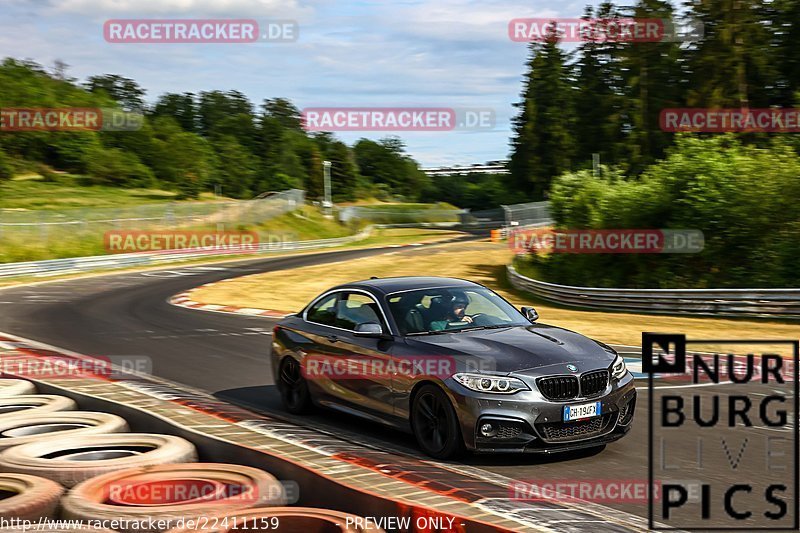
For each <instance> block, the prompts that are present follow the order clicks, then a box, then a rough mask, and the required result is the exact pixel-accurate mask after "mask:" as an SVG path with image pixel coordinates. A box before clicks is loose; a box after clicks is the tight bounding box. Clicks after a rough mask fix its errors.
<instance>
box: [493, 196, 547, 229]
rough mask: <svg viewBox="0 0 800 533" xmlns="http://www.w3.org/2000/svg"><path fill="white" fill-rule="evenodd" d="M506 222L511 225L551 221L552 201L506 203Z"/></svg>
mask: <svg viewBox="0 0 800 533" xmlns="http://www.w3.org/2000/svg"><path fill="white" fill-rule="evenodd" d="M503 211H504V212H505V213H504V214H505V224H506V226H509V227H514V226H530V225H539V224H542V223H543V222H546V221H550V220H551V219H550V202H530V203H527V204H514V205H504V206H503Z"/></svg>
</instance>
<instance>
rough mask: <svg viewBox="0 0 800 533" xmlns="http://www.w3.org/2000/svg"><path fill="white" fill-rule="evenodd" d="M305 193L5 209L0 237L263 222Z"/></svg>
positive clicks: (297, 202)
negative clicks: (58, 208)
mask: <svg viewBox="0 0 800 533" xmlns="http://www.w3.org/2000/svg"><path fill="white" fill-rule="evenodd" d="M304 199H305V191H301V190H298V189H292V190H289V191H284V192H280V193H277V194H274V195H273V196H270V197H269V198H265V199H261V200H246V201H238V202H237V201H221V202H170V203H166V202H165V203H159V204H142V205H132V206H120V207H112V208H87V209H80V208H77V209H63V210H49V209H47V210H44V209H43V210H37V211H16V210H9V209H0V238H7V237H10V236H13V237H17V238H20V239H27V238H32V239H37V240H39V241H40V242H42V243H46V242H47V241H48V240H50V239H56V238H59V237H60V236H62V235H64V234H69V235H72V236H74V235H76V234H79V235H81V234H82V235H84V236H85V235H89V234H96V235H99V236H101V237H102V234H103V233H104V232H105V231H108V230H145V231H147V230H156V229H165V228H169V229H174V228H181V227H184V228H185V227H192V226H209V225H211V226H219V225H223V226H225V225H231V224H235V225H238V224H257V223H259V222H262V221H265V220H269V219H270V218H274V217H276V216H279V215H282V214H283V213H286V212H288V211H292V210H294V209H296V208H297V207H298V206H301V205H302V204H303V202H304Z"/></svg>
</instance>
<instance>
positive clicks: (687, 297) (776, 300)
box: [507, 265, 800, 319]
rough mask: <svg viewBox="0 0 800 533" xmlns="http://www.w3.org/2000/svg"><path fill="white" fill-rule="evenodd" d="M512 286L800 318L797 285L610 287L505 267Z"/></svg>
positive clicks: (624, 302) (659, 307)
mask: <svg viewBox="0 0 800 533" xmlns="http://www.w3.org/2000/svg"><path fill="white" fill-rule="evenodd" d="M507 275H508V280H509V282H510V283H511V285H513V286H514V288H516V289H519V290H523V291H527V292H530V293H532V294H534V295H536V296H538V297H539V298H541V299H543V300H547V301H549V302H555V303H558V304H562V305H567V306H573V307H584V308H589V309H602V310H609V311H631V312H637V313H655V314H669V315H702V316H712V315H713V316H727V317H769V318H790V319H800V289H609V288H598V287H572V286H569V285H557V284H555V283H547V282H544V281H539V280H535V279H531V278H528V277H525V276H523V275H521V274H519V273H518V272H517V271H516V270H515V269H514V267H513V266H510V265H509V266H508V267H507Z"/></svg>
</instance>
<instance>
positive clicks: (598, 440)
mask: <svg viewBox="0 0 800 533" xmlns="http://www.w3.org/2000/svg"><path fill="white" fill-rule="evenodd" d="M448 381H451V380H448ZM447 385H448V388H449V391H448V392H449V393H450V396H451V399H452V400H453V405H454V406H455V408H456V412H457V414H458V419H459V423H460V425H461V433H462V435H463V437H464V443H465V444H466V447H467V449H469V450H471V451H473V452H479V453H481V452H485V453H493V452H527V453H557V452H565V451H571V450H578V449H581V448H590V447H594V446H602V445H604V444H608V443H609V442H613V441H615V440H617V439H620V438H622V437H623V436H624V435H625V434H626V433H627V432H628V431H629V430H630V427H631V424H632V422H633V415H634V411H635V408H636V387H635V385H634V379H633V376H632V375H631V374H630V373H628V374H627V375H626V376H625V377H623V378H622V379H621V380H619V381H617V382H614V383H612V385H611V386H610V387H609V389H610V390H607V391H606V392H605V393H604V394H603V395H600V396H597V397H593V398H588V399H577V400H570V401H566V402H560V401H550V400H546V399H544V398H543V397H542V396H541V395H540V394H539V393H538V392H537V391H521V392H518V393H516V394H513V395H509V396H500V395H496V394H485V393H478V392H473V391H470V390H469V389H466V388H465V387H462V386H461V385H460V384H458V383H456V382H454V381H453V382H452V383H447ZM594 401H599V402H601V413H602V415H601V416H598V417H594V418H589V419H585V420H579V421H575V422H563V421H562V416H563V415H562V413H563V409H564V406H565V405H574V404H579V403H588V402H594ZM486 423H489V424H491V425H492V427H493V429H494V431H492V432H491V433H492V434H491V436H484V435H482V434H481V426H482V425H483V424H486Z"/></svg>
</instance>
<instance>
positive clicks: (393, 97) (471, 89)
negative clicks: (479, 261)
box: [0, 0, 597, 166]
mask: <svg viewBox="0 0 800 533" xmlns="http://www.w3.org/2000/svg"><path fill="white" fill-rule="evenodd" d="M596 3H597V2H595V1H592V0H578V1H572V0H566V1H564V0H544V1H543V0H504V1H497V0H480V1H466V0H405V1H404V0H399V1H398V0H387V1H385V2H380V1H361V0H340V1H333V0H62V1H56V0H27V1H24V0H0V21H2V22H0V57H14V58H17V59H31V60H33V61H36V62H37V63H40V64H42V65H44V66H45V67H47V68H51V67H52V65H53V64H54V62H55V61H56V60H61V61H63V62H65V63H67V64H68V65H69V69H68V71H67V74H68V75H69V76H71V77H73V78H77V79H78V80H79V81H81V82H82V81H85V80H86V78H87V77H89V76H92V75H97V74H118V75H121V76H125V77H128V78H133V79H134V80H136V81H137V82H138V83H139V84H140V85H141V86H142V87H143V88H144V89H145V90H146V91H147V97H146V99H147V101H148V102H151V103H152V102H154V101H155V100H156V99H157V98H158V96H159V95H161V94H163V93H165V92H179V93H183V92H194V93H198V92H200V91H209V90H215V89H216V90H230V89H236V90H239V91H241V92H242V93H244V94H245V95H247V96H248V98H250V100H251V101H252V102H254V103H255V104H256V105H259V104H260V103H261V101H262V100H264V99H265V98H275V97H285V98H289V99H290V100H291V101H292V102H293V103H294V104H295V105H296V106H297V107H298V108H300V109H304V108H312V107H313V108H319V107H416V108H419V107H446V108H458V109H464V108H475V109H478V108H479V109H487V108H488V109H491V110H493V111H494V116H495V125H494V127H493V128H484V129H480V130H472V131H440V132H433V131H429V132H402V133H399V134H394V133H393V134H392V135H399V136H400V137H401V138H402V139H403V141H404V142H405V143H406V146H407V150H408V152H409V154H410V155H411V156H412V157H414V159H416V160H417V161H419V162H420V163H421V164H422V165H423V166H436V165H453V164H461V165H468V164H472V163H480V162H484V161H489V160H495V159H505V158H506V157H508V155H509V139H510V135H511V127H510V122H511V119H512V118H513V116H514V114H515V113H516V108H515V107H514V106H513V104H514V103H515V102H518V101H519V99H520V96H519V95H520V92H521V90H522V77H523V74H524V70H525V61H526V56H527V53H528V52H527V45H526V44H525V43H520V42H513V41H512V40H511V39H510V38H509V36H508V23H509V21H510V20H511V19H515V18H526V17H531V18H549V17H567V18H578V17H580V16H581V14H582V13H583V11H584V8H585V6H586V5H587V4H592V5H594V4H596ZM210 18H216V19H220V18H225V19H237V18H238V19H255V20H257V21H259V22H265V21H269V20H276V19H280V20H287V19H288V20H293V21H296V22H297V25H298V28H299V36H298V38H297V40H296V41H294V42H284V43H265V42H260V43H235V44H221V43H211V44H183V43H182V44H164V43H158V44H134V43H109V42H107V41H106V40H105V39H104V36H103V25H104V23H105V22H106V21H107V20H110V19H210ZM336 135H337V137H339V138H341V139H342V140H344V141H345V142H347V143H348V144H352V143H353V142H354V141H356V140H357V139H359V138H361V137H366V138H371V139H378V138H381V137H384V136H386V135H389V134H388V133H382V132H337V133H336Z"/></svg>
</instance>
